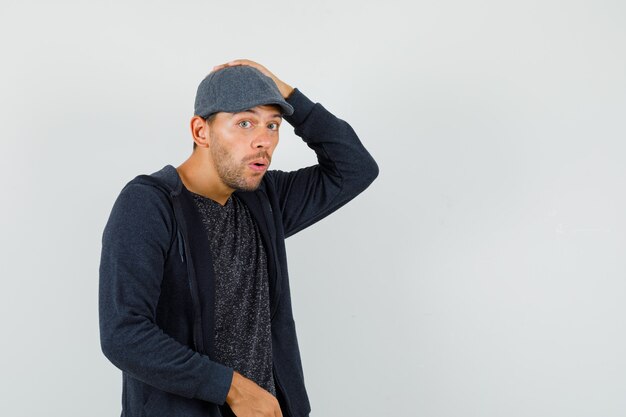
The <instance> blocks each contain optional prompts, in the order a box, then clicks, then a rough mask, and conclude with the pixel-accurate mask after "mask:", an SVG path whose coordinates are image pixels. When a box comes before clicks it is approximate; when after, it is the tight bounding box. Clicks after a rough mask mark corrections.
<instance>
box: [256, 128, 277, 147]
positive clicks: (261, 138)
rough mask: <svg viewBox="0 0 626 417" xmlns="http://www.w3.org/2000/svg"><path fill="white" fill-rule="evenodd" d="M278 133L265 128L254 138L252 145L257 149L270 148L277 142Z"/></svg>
mask: <svg viewBox="0 0 626 417" xmlns="http://www.w3.org/2000/svg"><path fill="white" fill-rule="evenodd" d="M276 136H277V133H273V132H271V131H269V130H266V129H263V130H262V131H261V132H260V133H259V134H258V135H256V136H255V138H254V139H253V140H252V147H253V148H255V149H259V148H269V147H271V146H272V145H273V144H274V143H275V142H276Z"/></svg>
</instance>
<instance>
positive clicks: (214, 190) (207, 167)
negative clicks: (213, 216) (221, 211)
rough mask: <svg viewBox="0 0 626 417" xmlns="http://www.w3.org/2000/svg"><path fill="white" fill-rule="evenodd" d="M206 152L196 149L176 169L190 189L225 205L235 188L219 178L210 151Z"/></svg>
mask: <svg viewBox="0 0 626 417" xmlns="http://www.w3.org/2000/svg"><path fill="white" fill-rule="evenodd" d="M204 153H207V154H206V155H204ZM204 153H203V152H202V150H201V149H196V150H195V151H194V152H193V153H192V154H191V156H190V157H189V158H188V159H187V160H186V161H185V162H183V163H182V164H181V165H180V166H178V167H177V168H176V171H177V172H178V175H179V176H180V179H181V180H182V182H183V184H184V185H185V188H187V189H188V190H189V191H191V192H193V193H196V194H200V195H201V196H203V197H206V198H210V199H211V200H214V201H217V202H218V203H219V204H221V205H224V204H226V201H227V200H228V198H229V197H230V195H231V194H232V193H233V191H235V190H233V189H232V188H230V187H228V186H227V185H225V184H224V183H223V182H221V181H220V180H219V176H218V175H217V171H216V170H215V167H214V166H213V164H212V163H211V160H210V157H209V155H208V152H204Z"/></svg>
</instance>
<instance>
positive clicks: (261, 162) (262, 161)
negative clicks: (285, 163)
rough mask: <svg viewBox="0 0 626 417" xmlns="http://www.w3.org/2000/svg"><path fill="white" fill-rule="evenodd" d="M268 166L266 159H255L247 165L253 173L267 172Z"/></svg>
mask: <svg viewBox="0 0 626 417" xmlns="http://www.w3.org/2000/svg"><path fill="white" fill-rule="evenodd" d="M257 164H259V165H257ZM268 165H269V162H268V161H267V159H264V158H259V159H255V160H254V161H250V163H249V164H248V167H250V169H251V170H253V171H255V172H263V171H265V170H267V167H268Z"/></svg>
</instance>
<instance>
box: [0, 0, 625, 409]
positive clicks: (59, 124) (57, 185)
mask: <svg viewBox="0 0 626 417" xmlns="http://www.w3.org/2000/svg"><path fill="white" fill-rule="evenodd" d="M624 51H626V6H625V3H624V2H623V1H617V0H615V1H609V0H605V1H602V0H601V1H598V0H594V1H592V0H587V1H576V0H575V1H565V0H560V1H554V0H542V1H536V0H531V1H528V0H526V1H517V2H513V1H495V0H491V1H487V0H485V1H461V0H443V1H437V2H432V1H428V2H426V1H405V2H402V1H393V0H390V1H384V2H368V1H363V0H360V1H356V0H353V1H343V2H341V1H335V2H331V1H328V0H322V1H319V0H318V1H309V2H306V3H305V2H297V1H254V2H252V1H249V2H246V1H238V2H226V1H223V2H209V1H203V2H199V1H198V2H191V1H179V2H171V1H123V2H122V1H84V2H78V1H74V2H68V1H50V2H47V1H46V2H45V1H11V0H2V3H1V5H0V54H1V55H0V56H2V65H1V67H0V74H1V76H0V91H1V93H0V126H1V128H2V134H1V136H0V137H1V161H0V162H1V164H0V170H1V171H0V181H1V183H0V186H1V189H2V205H1V207H0V209H1V210H2V212H1V216H0V222H1V223H0V226H1V231H2V232H1V234H0V244H1V248H0V249H1V250H0V253H1V254H2V255H1V256H2V281H1V282H2V288H1V291H0V297H1V298H0V320H1V326H2V327H1V329H2V333H3V336H2V342H1V346H0V350H1V352H0V353H1V354H0V367H1V368H0V369H2V379H1V384H2V385H1V386H0V391H1V392H2V393H3V399H2V401H1V402H0V415H2V416H11V417H12V416H25V417H26V416H27V417H31V416H59V417H61V416H63V417H68V416H76V417H83V416H89V417H100V416H102V417H104V416H115V415H119V412H120V396H121V373H120V371H119V370H117V369H116V368H115V367H113V365H111V364H110V363H109V362H108V361H107V360H106V358H105V357H104V356H103V355H102V353H101V351H100V346H99V334H98V321H97V319H98V314H97V285H98V264H99V257H100V248H101V246H100V239H101V234H102V230H103V227H104V224H105V222H106V220H107V218H108V215H109V212H110V210H111V207H112V204H113V202H114V200H115V198H116V197H117V195H118V194H119V191H120V190H121V188H122V187H123V185H124V184H126V183H127V182H128V181H130V180H131V179H132V178H133V177H135V176H136V175H138V174H142V173H151V172H154V171H156V170H158V169H160V168H162V167H163V166H164V165H166V164H172V165H174V166H178V165H179V164H180V163H182V162H183V161H184V160H185V159H186V158H187V157H188V155H189V154H190V152H191V148H192V140H191V136H190V133H189V128H188V125H189V119H190V118H191V115H192V111H193V99H194V95H195V89H196V87H197V84H198V83H199V82H200V80H201V79H202V78H203V77H204V76H205V75H206V74H207V73H208V72H209V71H210V70H211V68H212V67H213V66H214V65H217V64H220V63H223V62H226V61H229V60H231V59H236V58H249V59H252V60H255V61H258V62H260V63H261V64H263V65H265V66H266V67H267V68H269V69H270V70H271V71H273V72H274V73H275V74H276V75H277V76H279V77H280V78H282V79H283V80H285V81H286V82H287V83H289V84H291V85H292V86H294V87H298V88H300V90H301V91H302V92H303V93H305V94H306V95H307V96H308V97H309V98H311V99H312V100H313V101H317V102H320V103H322V104H323V105H324V106H325V107H326V108H327V109H329V110H330V111H331V112H333V113H334V114H335V115H337V116H338V117H340V118H342V119H344V120H346V121H348V122H349V123H350V124H351V125H352V127H353V128H354V129H355V131H356V132H357V134H358V135H359V137H360V138H361V140H362V141H363V143H364V144H365V145H366V147H367V148H368V149H369V150H370V151H371V153H372V155H373V156H374V157H375V159H376V160H377V162H378V164H379V166H380V176H379V178H378V179H377V180H376V182H374V184H372V186H371V187H370V188H369V189H368V190H367V191H365V192H364V193H363V194H362V195H360V196H359V197H357V198H356V199H355V200H354V201H353V202H351V203H350V204H348V205H347V206H345V207H344V208H342V209H340V210H339V211H338V212H337V213H335V214H334V215H332V216H330V217H328V218H327V219H324V220H323V221H321V222H320V223H318V224H316V225H314V226H312V227H311V228H309V229H307V230H305V231H303V232H301V233H299V234H298V235H296V236H294V237H292V238H290V239H289V240H288V241H287V245H288V248H287V249H288V252H289V260H290V275H291V277H292V284H291V285H292V291H293V302H294V313H295V318H296V323H297V325H298V336H299V340H300V344H301V350H302V358H303V363H304V370H305V377H306V383H307V387H308V389H309V394H310V398H311V402H312V406H313V412H312V416H313V417H334V416H337V417H351V416H355V417H356V416H359V417H370V416H372V417H373V416H433V417H458V416H464V417H465V416H480V417H483V416H485V417H491V416H493V417H500V416H504V415H506V416H520V417H521V416H550V417H553V416H568V417H575V416H594V417H595V416H604V417H612V416H623V415H625V413H626V396H625V395H624V393H625V392H626V356H625V355H624V352H625V351H626V338H625V336H624V331H625V330H626V326H625V325H626V320H625V317H626V305H625V303H624V300H625V299H626V284H625V282H624V281H625V280H624V278H625V276H626V257H625V256H624V249H625V248H626V234H625V232H626V224H625V220H624V213H625V210H626V196H625V193H626V188H625V185H626V184H625V182H626V181H625V179H626V168H625V167H626V163H625V161H626V144H625V142H624V141H625V140H626V126H625V117H624V116H625V115H626V75H625V74H626V54H625V52H624ZM281 131H282V133H281V144H280V145H279V148H278V150H277V152H276V153H275V156H274V161H273V167H275V168H280V169H295V168H297V167H300V166H304V165H309V164H311V163H313V162H314V161H315V160H314V157H313V155H312V152H311V151H310V150H309V149H308V148H307V147H306V146H304V145H303V144H302V143H301V142H300V140H299V139H298V138H297V137H296V136H295V135H294V134H293V131H292V128H291V126H290V125H288V124H284V125H283V127H282V129H281Z"/></svg>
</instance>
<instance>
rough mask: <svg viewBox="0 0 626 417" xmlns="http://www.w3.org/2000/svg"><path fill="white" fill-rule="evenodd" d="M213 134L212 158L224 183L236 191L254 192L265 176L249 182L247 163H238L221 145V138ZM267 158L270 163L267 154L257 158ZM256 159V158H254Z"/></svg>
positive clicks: (260, 175)
mask: <svg viewBox="0 0 626 417" xmlns="http://www.w3.org/2000/svg"><path fill="white" fill-rule="evenodd" d="M216 136H217V135H214V134H213V132H211V133H210V138H211V148H210V151H211V156H212V158H213V162H214V163H215V169H216V170H217V175H218V176H219V177H220V179H221V180H222V182H223V183H224V184H225V185H226V186H228V187H230V188H232V189H234V190H240V191H254V190H256V189H257V188H259V185H261V179H262V178H263V175H264V174H258V175H255V176H254V177H251V178H250V180H247V176H246V175H245V174H246V171H247V170H248V166H247V165H246V164H245V161H241V162H240V163H237V162H236V161H235V159H234V158H233V157H232V155H231V154H230V153H229V152H228V150H227V149H226V148H225V147H223V146H222V145H221V144H220V140H219V138H217V137H216ZM260 157H265V158H267V159H268V161H269V155H267V153H266V152H260V153H259V154H258V155H255V158H260ZM253 159H254V158H253Z"/></svg>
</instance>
